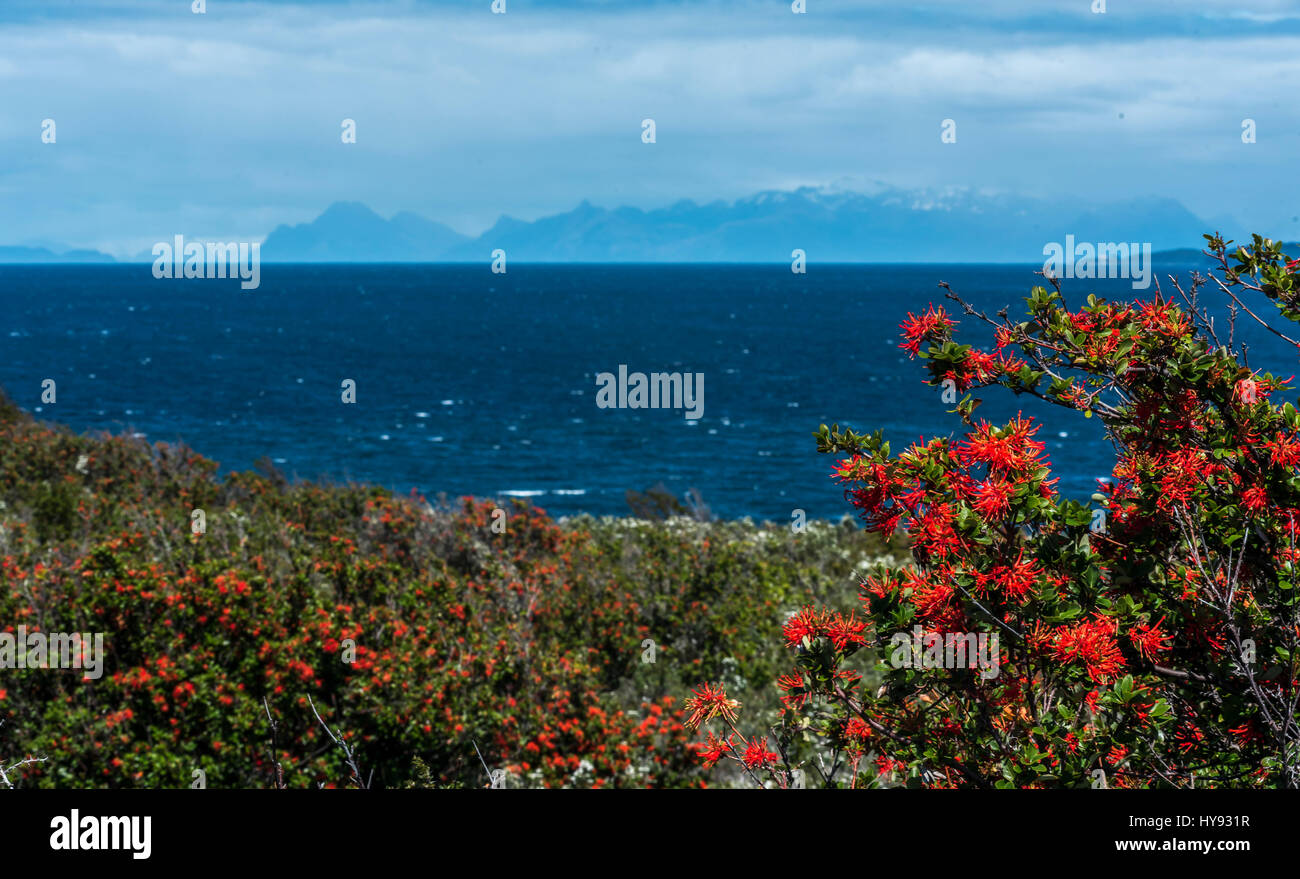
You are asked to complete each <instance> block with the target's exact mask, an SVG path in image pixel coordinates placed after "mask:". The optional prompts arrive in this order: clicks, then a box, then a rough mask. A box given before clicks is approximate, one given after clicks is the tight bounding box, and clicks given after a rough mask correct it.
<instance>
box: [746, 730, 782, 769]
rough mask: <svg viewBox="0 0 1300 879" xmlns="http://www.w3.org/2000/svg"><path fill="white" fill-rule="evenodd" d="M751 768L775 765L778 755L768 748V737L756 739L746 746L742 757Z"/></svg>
mask: <svg viewBox="0 0 1300 879" xmlns="http://www.w3.org/2000/svg"><path fill="white" fill-rule="evenodd" d="M741 759H742V760H743V761H744V762H745V765H746V766H747V767H749V768H750V769H759V768H762V767H766V766H772V765H775V763H776V760H777V755H776V754H775V753H773V752H771V751H769V750H768V749H767V737H766V736H764V737H763V738H761V739H754V740H753V741H752V742H750V743H749V745H748V746H746V748H745V755H744V756H743V757H742V758H741Z"/></svg>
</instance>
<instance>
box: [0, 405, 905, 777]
mask: <svg viewBox="0 0 1300 879" xmlns="http://www.w3.org/2000/svg"><path fill="white" fill-rule="evenodd" d="M196 510H199V511H202V516H201V519H200V517H197V516H196V515H195V513H194V511H196ZM200 521H201V523H202V526H203V532H204V533H201V534H196V533H193V532H194V530H195V529H196V528H197V527H198V526H199V523H200ZM883 551H885V549H884V543H883V542H882V541H881V540H879V539H878V538H875V537H872V536H870V535H866V534H864V533H863V532H861V531H860V530H859V529H857V528H856V527H854V526H853V524H852V523H851V522H847V521H846V522H845V523H843V524H841V525H833V524H830V523H824V522H810V523H808V527H807V528H806V530H803V531H802V533H798V534H796V533H793V532H792V530H791V529H790V528H789V527H777V526H774V525H755V524H752V523H748V522H729V523H705V522H700V521H696V520H695V519H693V518H686V517H680V516H677V517H669V518H666V519H663V520H662V521H650V520H642V519H612V518H611V519H600V520H597V519H591V518H579V519H574V520H568V521H562V522H555V521H552V520H551V519H550V518H548V517H547V516H546V514H545V513H544V512H542V511H540V510H538V509H535V508H531V507H528V506H526V505H523V504H520V503H517V502H516V503H511V504H508V505H504V506H502V507H498V506H497V505H496V504H494V503H492V502H488V501H481V500H480V501H475V500H469V499H466V500H462V501H460V502H458V503H455V504H450V503H447V502H446V501H445V500H444V501H439V502H438V503H437V504H430V503H428V502H426V501H425V500H424V499H423V498H421V497H419V496H410V497H402V496H394V495H393V494H392V493H391V492H389V491H386V490H383V489H380V488H375V487H368V486H359V485H321V484H312V483H297V484H294V483H290V482H289V481H288V480H286V479H285V478H284V477H283V476H282V475H280V474H279V473H277V472H276V471H275V470H274V468H273V467H271V466H269V465H267V464H263V465H262V466H261V467H260V468H259V470H258V471H256V472H246V473H236V474H232V475H228V476H226V477H225V478H218V475H217V464H216V463H215V462H213V461H210V460H207V459H205V458H203V457H201V456H200V455H198V454H195V453H194V452H193V451H191V450H190V449H187V448H184V447H175V446H166V445H161V444H159V445H149V444H147V443H145V442H143V441H142V440H139V439H133V438H130V437H126V436H102V437H87V436H80V435H76V434H73V433H71V432H69V431H67V430H64V429H61V428H58V427H54V426H49V425H44V424H40V423H37V422H35V421H33V420H32V419H30V418H29V417H27V416H26V415H24V414H23V413H22V412H20V411H19V410H17V409H16V408H15V407H13V406H12V405H11V404H9V403H8V402H7V401H4V400H2V399H0V632H7V633H17V632H18V630H19V627H20V626H25V627H26V629H27V630H29V631H40V632H49V633H52V632H90V633H93V632H102V633H104V648H105V653H106V656H105V658H104V666H103V672H102V676H101V677H99V678H97V679H88V678H87V677H85V675H84V674H83V671H80V670H68V669H56V668H27V669H22V668H0V721H3V726H0V769H7V768H9V767H14V768H13V769H12V771H9V772H8V773H7V776H6V777H7V778H8V780H9V783H10V784H12V785H15V786H23V785H26V786H39V787H113V788H130V787H159V786H162V787H168V786H170V787H181V786H195V785H198V784H205V785H206V786H209V787H278V786H285V787H290V788H297V787H309V786H316V785H320V784H323V785H326V786H349V785H355V786H373V787H483V786H485V785H487V784H489V783H490V782H492V781H495V783H497V784H499V785H506V786H516V785H526V786H538V787H541V786H548V787H558V786H570V787H624V786H701V785H703V784H704V783H705V781H706V779H707V775H706V774H705V773H704V772H703V770H702V768H701V767H700V766H699V763H698V760H697V759H696V758H695V756H694V755H693V753H692V751H693V748H692V747H691V746H690V745H689V733H688V730H687V729H686V728H685V726H684V723H683V720H684V717H685V715H684V709H683V706H682V697H683V696H685V695H687V694H688V692H689V690H688V689H687V687H686V685H685V684H686V682H691V681H694V680H696V679H697V678H699V677H708V678H712V679H717V680H723V681H726V682H727V683H728V685H730V686H731V687H733V689H734V690H735V691H736V692H739V693H742V694H746V698H747V699H749V700H750V701H751V705H752V706H753V707H754V710H755V712H756V716H762V715H764V714H765V713H766V714H767V715H768V716H770V718H771V719H772V720H775V717H776V712H777V711H778V709H779V703H778V700H777V698H776V696H775V693H774V691H772V689H771V687H770V685H768V684H767V681H768V680H770V677H771V676H772V675H773V674H775V672H776V670H777V668H778V663H779V662H780V661H782V659H783V657H782V656H781V650H780V647H779V646H777V645H776V643H775V641H776V638H777V636H778V635H779V632H780V626H781V622H782V620H783V619H784V618H785V616H786V615H788V614H789V613H790V612H792V611H794V610H795V609H797V608H798V607H799V606H800V605H802V604H804V603H807V602H809V601H813V600H835V599H836V597H837V594H840V593H842V592H843V589H844V586H845V584H851V582H852V571H853V570H854V569H855V568H862V567H865V566H866V565H869V564H873V563H875V562H876V561H877V560H879V558H880V557H881V553H882V552H883ZM840 597H845V596H843V595H840ZM751 682H753V683H752V684H751ZM317 712H319V715H320V717H319V719H318V718H317V716H316V713H317ZM335 733H337V734H338V736H339V742H335V741H334V740H333V734H335ZM349 752H350V753H351V755H352V756H351V758H349ZM480 754H481V757H480ZM27 757H31V758H33V759H34V760H42V761H43V762H26V763H24V762H22V761H23V760H24V759H25V758H27ZM502 770H504V774H497V773H501V771H502ZM733 780H734V779H732V778H729V777H727V776H721V777H715V778H714V779H713V782H714V783H729V782H730V781H733ZM0 786H3V782H2V781H0Z"/></svg>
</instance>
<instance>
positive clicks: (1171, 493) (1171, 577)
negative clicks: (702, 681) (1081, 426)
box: [688, 236, 1300, 788]
mask: <svg viewBox="0 0 1300 879" xmlns="http://www.w3.org/2000/svg"><path fill="white" fill-rule="evenodd" d="M1206 238H1207V240H1208V244H1209V246H1208V250H1207V253H1208V254H1209V255H1210V256H1212V257H1213V259H1214V260H1215V263H1216V265H1217V274H1214V275H1211V276H1210V277H1209V278H1208V279H1207V278H1205V277H1201V276H1196V277H1194V278H1193V280H1192V282H1191V284H1190V285H1189V288H1188V289H1186V290H1184V289H1183V287H1182V286H1181V285H1178V284H1177V283H1175V285H1174V287H1173V289H1172V291H1171V293H1170V295H1161V294H1160V292H1159V290H1157V291H1156V295H1155V296H1154V298H1152V299H1150V300H1146V301H1137V302H1106V301H1104V300H1101V299H1097V298H1096V297H1094V296H1088V297H1087V301H1086V302H1083V303H1080V304H1079V305H1078V307H1076V308H1071V307H1070V306H1069V305H1068V304H1067V301H1066V297H1065V295H1064V294H1063V291H1062V290H1061V288H1060V286H1059V284H1057V283H1055V282H1053V289H1051V290H1049V289H1046V288H1043V287H1035V288H1034V289H1033V290H1031V291H1030V294H1029V297H1028V299H1027V300H1026V302H1027V315H1026V317H1025V318H1024V319H1021V320H1011V319H1009V318H1008V317H1007V316H1006V315H1005V313H1003V314H999V315H997V316H996V317H990V316H988V315H986V314H984V313H982V312H979V311H978V310H977V309H975V308H973V307H971V306H969V305H967V304H966V303H964V302H962V300H961V299H960V298H959V297H958V296H956V295H955V294H951V291H950V296H951V298H953V299H954V300H956V301H957V302H958V303H959V304H960V305H961V308H962V312H963V314H965V315H966V316H968V317H972V318H974V319H975V321H977V322H979V323H980V324H982V325H983V326H984V327H986V328H987V330H988V331H989V332H990V333H991V335H992V337H993V342H994V346H993V349H992V350H986V349H981V348H977V347H974V346H972V345H969V344H962V343H959V342H958V341H956V338H955V336H954V330H955V328H956V326H957V325H956V323H955V322H954V321H953V320H952V319H951V318H950V317H949V315H948V314H947V313H946V312H945V311H944V310H943V309H942V308H934V307H931V308H930V309H928V310H927V311H926V312H925V313H924V314H921V315H913V314H909V315H908V319H907V321H906V322H904V324H903V327H902V329H903V343H902V345H900V347H902V348H904V349H905V350H907V351H908V352H910V353H912V354H914V355H919V356H921V357H923V358H925V359H926V360H927V361H928V364H927V365H928V368H929V383H930V384H931V385H934V386H936V387H943V388H946V389H949V390H952V389H955V390H957V391H960V392H965V391H968V390H971V389H974V388H978V387H991V386H999V387H1001V388H1003V389H1005V390H1008V391H1011V392H1012V393H1014V394H1017V395H1029V396H1032V397H1036V398H1038V399H1040V400H1043V401H1046V402H1048V403H1051V404H1054V405H1058V406H1061V407H1064V408H1066V409H1068V410H1071V411H1073V412H1075V413H1077V414H1078V415H1079V416H1080V417H1088V418H1091V417H1094V416H1095V417H1098V418H1100V419H1101V421H1102V423H1103V424H1104V426H1105V430H1106V435H1107V438H1108V440H1109V441H1110V443H1111V444H1113V446H1114V448H1115V465H1114V472H1113V475H1112V477H1111V479H1110V480H1109V481H1107V482H1106V483H1104V484H1103V486H1102V489H1101V491H1099V493H1098V494H1096V495H1094V497H1093V503H1092V504H1091V505H1084V504H1082V503H1078V502H1076V501H1071V500H1067V499H1064V498H1062V497H1061V496H1060V495H1059V494H1058V493H1057V492H1056V490H1055V482H1056V480H1055V479H1053V478H1052V477H1051V471H1050V468H1049V464H1048V461H1047V460H1046V457H1045V456H1044V446H1043V444H1042V443H1041V442H1039V441H1038V440H1037V439H1035V432H1036V431H1037V429H1038V428H1037V426H1036V425H1035V424H1033V423H1032V421H1031V420H1030V419H1024V418H1017V419H1015V420H1013V421H1011V422H1010V423H1008V424H1005V425H992V424H988V423H986V422H983V421H978V420H977V419H975V418H974V415H973V413H974V407H975V405H976V403H977V401H974V400H972V398H971V397H970V396H967V397H966V398H965V399H963V400H961V401H960V402H959V403H958V404H957V407H956V410H955V411H954V415H955V416H957V417H959V418H960V419H961V421H962V422H963V424H964V425H965V434H964V436H961V437H959V438H935V439H931V440H929V441H923V442H919V443H917V444H914V445H912V446H909V447H908V448H907V449H905V450H903V451H902V452H900V453H898V454H893V453H892V452H891V450H890V445H889V443H888V442H886V441H885V440H884V438H883V436H882V435H881V434H880V433H879V432H877V433H873V434H859V433H855V432H854V431H852V430H845V431H841V430H840V429H839V427H838V426H836V427H832V428H827V427H826V426H825V425H823V426H822V428H821V430H820V432H819V433H818V437H817V441H818V447H819V449H820V450H821V451H822V452H826V453H831V454H837V455H839V456H840V457H839V458H838V461H837V465H836V469H835V474H836V478H837V479H838V480H839V481H840V482H842V483H843V484H844V485H845V486H846V489H847V491H848V495H849V498H850V499H851V501H852V503H853V505H854V506H855V507H856V508H857V509H858V510H859V512H860V514H861V516H862V519H863V520H864V522H865V523H866V526H867V528H868V529H869V530H871V531H872V532H875V533H879V534H882V535H891V534H893V533H894V532H895V531H896V530H905V531H907V532H908V533H909V534H910V535H911V537H912V541H913V543H912V547H911V549H912V559H911V561H910V563H909V564H906V565H901V566H900V565H882V566H881V567H880V568H879V569H878V570H877V571H875V572H874V573H872V574H871V575H870V576H868V577H867V578H866V579H865V580H864V582H863V584H862V594H861V610H862V611H863V613H864V616H863V617H861V618H859V617H858V616H857V615H856V613H849V614H847V615H846V614H845V612H844V610H843V606H842V605H836V604H833V603H832V604H830V605H829V606H828V607H824V608H814V607H809V608H807V609H806V610H804V611H803V612H801V613H800V614H799V615H797V616H796V617H795V618H793V619H791V620H790V621H789V622H787V623H786V625H785V630H784V641H785V643H786V644H787V646H788V647H789V648H791V650H792V651H793V653H794V656H795V666H794V669H793V670H792V671H791V672H789V673H788V674H786V675H785V676H783V677H781V678H780V680H779V686H780V687H781V688H782V689H783V691H784V693H785V696H784V700H785V703H786V705H787V706H788V707H789V709H790V710H789V712H788V713H787V714H786V715H785V716H784V717H783V718H782V720H781V723H780V724H779V725H777V726H774V727H772V728H771V730H770V735H771V737H772V744H771V745H769V743H768V737H767V736H762V735H760V733H761V731H763V729H764V725H763V724H762V720H761V718H760V719H758V721H757V722H751V721H749V720H748V719H747V718H745V717H742V716H741V714H740V705H738V704H737V702H738V701H739V700H736V699H733V698H731V697H730V696H729V695H728V694H727V692H726V688H725V686H719V685H718V684H716V683H712V682H711V683H710V684H708V685H705V686H704V687H703V688H701V689H700V690H699V691H697V693H696V694H695V695H694V696H693V697H692V698H691V700H690V702H689V703H688V708H689V709H690V710H691V715H690V717H689V718H688V720H689V721H690V722H691V724H692V725H699V724H702V723H705V722H712V723H714V724H715V725H717V726H721V727H722V729H721V731H720V732H721V735H718V734H715V733H714V732H712V731H710V732H709V734H708V737H707V741H706V743H705V745H704V747H705V762H706V763H709V764H714V763H718V762H719V761H723V762H725V763H726V764H729V765H732V766H733V767H739V768H741V769H742V770H743V771H745V772H746V773H748V774H749V776H750V778H751V779H752V780H753V781H754V782H755V783H765V784H769V785H777V786H782V787H784V786H789V785H791V784H793V783H794V781H795V779H796V777H797V775H798V773H800V772H803V773H805V774H806V775H807V776H808V777H809V782H810V783H812V782H815V783H817V784H821V785H825V786H848V787H859V788H862V787H875V786H881V785H898V784H906V785H909V786H918V787H979V788H987V787H1017V788H1026V787H1034V788H1044V787H1088V786H1092V787H1285V788H1296V787H1300V712H1298V711H1297V705H1298V703H1300V589H1298V588H1297V586H1298V585H1300V584H1298V583H1297V578H1296V564H1297V562H1298V561H1300V555H1298V551H1297V547H1296V537H1297V535H1296V529H1297V526H1300V413H1298V412H1297V411H1296V409H1295V407H1294V406H1293V405H1292V404H1291V403H1289V402H1283V401H1281V400H1275V399H1274V398H1275V397H1277V396H1280V395H1281V393H1282V392H1283V391H1285V390H1288V389H1290V388H1291V387H1292V385H1291V383H1290V381H1291V380H1290V379H1286V380H1284V379H1280V378H1278V377H1277V376H1274V375H1272V374H1270V373H1267V372H1260V371H1257V370H1253V369H1251V368H1250V367H1248V366H1247V365H1246V363H1247V360H1246V351H1245V350H1244V348H1243V347H1242V346H1241V344H1240V339H1239V337H1238V336H1237V333H1236V329H1237V322H1238V321H1239V320H1240V321H1247V320H1250V321H1257V322H1259V323H1261V324H1264V325H1265V326H1270V329H1271V331H1272V332H1275V333H1277V335H1278V336H1279V337H1281V338H1282V339H1283V340H1285V341H1286V342H1287V343H1288V344H1289V345H1291V346H1293V347H1294V348H1297V349H1300V343H1298V342H1297V341H1296V340H1295V339H1294V338H1292V337H1291V336H1288V335H1287V334H1286V332H1284V331H1283V330H1280V329H1277V328H1276V327H1272V326H1271V325H1269V324H1267V323H1265V321H1264V319H1263V318H1261V317H1259V316H1258V315H1257V313H1256V311H1255V309H1259V308H1261V306H1264V305H1267V303H1268V302H1272V303H1273V305H1275V306H1276V307H1277V309H1278V310H1279V311H1280V313H1281V314H1282V316H1284V317H1285V318H1287V319H1289V320H1292V321H1296V320H1300V279H1298V278H1297V276H1296V270H1297V268H1298V267H1300V260H1293V259H1288V258H1287V257H1286V256H1284V255H1283V254H1282V252H1281V248H1280V246H1279V245H1278V244H1277V243H1275V242H1272V241H1268V240H1265V239H1262V238H1259V237H1255V238H1254V240H1253V241H1252V242H1251V244H1250V245H1249V246H1248V247H1239V248H1236V249H1234V248H1232V247H1231V246H1230V245H1231V242H1225V241H1223V240H1222V239H1221V238H1219V237H1218V236H1206ZM1207 285H1209V289H1211V290H1213V291H1214V292H1215V293H1216V295H1215V296H1214V297H1212V298H1210V299H1209V302H1210V303H1211V304H1214V305H1215V306H1216V308H1219V309H1220V310H1221V311H1222V313H1221V315H1220V320H1219V321H1217V322H1216V321H1215V320H1213V319H1212V314H1211V312H1210V311H1209V310H1208V309H1207V307H1206V306H1207V302H1206V298H1205V297H1204V296H1203V293H1204V291H1205V288H1206V287H1207ZM907 632H915V633H917V635H918V637H917V638H916V639H914V640H913V639H904V641H903V642H900V641H898V640H897V639H896V636H897V635H898V634H899V633H907ZM949 636H956V638H955V639H950V638H949ZM969 636H974V637H975V638H979V637H984V638H985V639H986V640H987V641H988V642H990V643H993V642H994V639H996V643H997V644H998V647H997V651H996V653H995V654H994V655H993V657H992V660H991V661H979V662H972V661H970V654H969V652H968V650H969V648H967V652H966V653H965V654H964V655H963V653H961V652H958V651H957V650H952V651H951V652H949V650H948V644H949V641H950V640H953V641H954V642H955V643H958V644H960V643H961V642H962V641H965V643H966V644H968V645H969V643H970V641H969V640H968V637H969ZM907 640H911V641H912V644H913V645H916V644H917V642H918V641H919V642H920V645H919V646H920V647H921V648H922V649H920V650H918V651H913V650H910V649H908V646H907V644H906V641H907ZM941 646H942V648H943V649H939V648H940V647H941ZM932 650H933V651H934V652H933V653H931V651H932ZM931 659H937V660H939V662H938V663H933V662H930V661H929V660H931ZM981 659H982V660H987V659H988V658H987V657H982V658H981ZM850 660H853V661H857V662H860V663H864V664H866V665H867V667H869V668H871V669H874V671H875V673H876V678H875V680H873V681H870V682H864V681H863V679H862V678H861V676H860V674H859V672H858V671H857V670H855V669H854V668H853V667H851V666H850V665H848V662H849V661H850ZM918 660H922V661H918ZM880 680H883V684H881V685H880V686H876V682H877V681H880ZM742 726H746V727H747V729H748V735H746V733H744V732H742ZM827 754H829V755H830V759H827V758H826V756H825V755H827Z"/></svg>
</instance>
